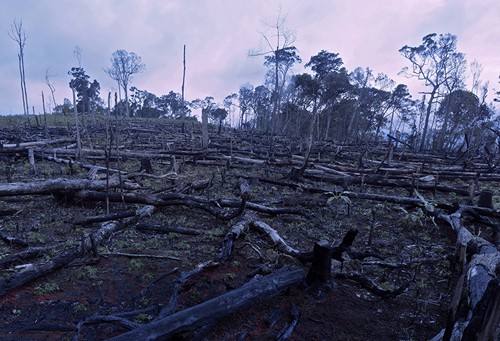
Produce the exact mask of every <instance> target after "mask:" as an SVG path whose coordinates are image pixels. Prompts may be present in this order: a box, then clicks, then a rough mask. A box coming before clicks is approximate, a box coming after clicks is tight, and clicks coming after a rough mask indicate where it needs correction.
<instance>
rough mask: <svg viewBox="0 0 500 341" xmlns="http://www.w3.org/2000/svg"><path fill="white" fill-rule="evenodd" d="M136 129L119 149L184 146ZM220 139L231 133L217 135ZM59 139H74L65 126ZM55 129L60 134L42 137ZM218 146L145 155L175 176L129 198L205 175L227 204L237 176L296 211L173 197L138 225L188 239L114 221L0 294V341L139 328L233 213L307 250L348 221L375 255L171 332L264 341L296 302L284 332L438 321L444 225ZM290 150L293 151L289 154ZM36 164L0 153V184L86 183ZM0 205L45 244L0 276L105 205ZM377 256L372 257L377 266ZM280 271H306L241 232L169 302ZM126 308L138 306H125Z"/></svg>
mask: <svg viewBox="0 0 500 341" xmlns="http://www.w3.org/2000/svg"><path fill="white" fill-rule="evenodd" d="M145 124H146V123H140V124H139V123H134V126H133V127H132V126H128V130H126V129H125V130H124V132H122V133H121V134H122V135H121V137H120V139H121V140H120V141H119V142H120V144H121V145H123V146H124V147H123V150H132V148H133V149H134V150H136V151H140V150H143V151H145V152H148V151H151V150H153V149H155V150H156V149H158V148H162V150H167V151H168V150H170V151H172V150H181V148H182V149H184V150H187V149H189V148H187V147H186V146H185V145H183V143H185V142H182V141H181V140H179V139H177V138H178V136H184V137H185V136H188V135H189V134H181V133H180V126H174V128H172V127H166V126H161V127H159V126H154V127H152V128H151V132H150V133H149V134H146V133H145V132H144V130H147V129H150V128H148V126H147V124H146V125H145ZM150 124H151V123H150ZM153 128H154V129H153ZM141 129H142V130H141ZM155 129H159V131H161V134H163V135H164V136H165V140H161V136H163V135H161V134H160V135H158V134H156V135H155V133H154V132H153V131H154V130H155ZM193 129H194V128H193ZM89 131H90V130H89ZM125 131H128V132H125ZM172 131H173V132H172ZM101 133H102V131H101ZM13 134H15V131H14V130H9V131H4V135H3V136H4V137H3V143H8V142H9V140H8V139H7V138H6V136H11V135H13ZM23 134H25V133H23V132H22V131H21V130H20V131H19V132H18V136H19V135H23ZM54 134H55V133H54ZM135 134H137V135H135ZM226 134H227V135H226V136H229V133H228V132H226ZM68 135H70V136H71V134H70V132H68ZM32 136H33V133H31V138H32ZM85 136H86V135H85V134H84V139H83V141H84V147H85V145H87V146H88V147H89V148H90V146H92V147H93V148H96V149H98V146H99V142H98V141H97V140H95V141H93V140H92V139H94V136H93V135H92V134H90V133H88V138H86V137H85ZM90 136H92V137H90ZM58 137H61V136H52V138H58ZM191 137H192V135H191V136H188V137H187V138H188V139H189V138H191ZM115 138H116V137H115ZM214 139H215V138H214ZM26 140H28V138H26ZM142 140H145V141H146V142H144V143H143V142H142ZM167 140H169V141H171V144H170V145H169V148H167V147H166V145H167V142H166V141H167ZM148 141H149V142H148ZM192 141H194V142H192V143H193V144H196V143H197V141H198V140H197V139H196V138H194V139H192ZM227 141H229V140H228V139H227V138H226V139H225V140H224V139H222V137H221V140H220V141H218V142H217V144H215V143H214V146H211V147H210V148H209V150H210V153H206V154H203V155H201V156H197V157H191V156H177V160H176V162H178V163H179V164H180V165H181V166H180V167H179V168H178V169H173V167H172V164H173V163H172V162H171V161H172V160H166V159H165V158H160V157H158V158H151V164H152V167H153V171H154V174H156V175H162V174H166V173H168V172H172V171H173V170H176V173H175V174H171V175H170V176H168V177H157V178H150V177H142V178H141V177H134V181H135V182H136V183H137V184H139V185H140V186H141V187H140V189H138V190H136V191H135V192H139V193H146V194H147V193H173V192H175V191H178V190H179V189H180V188H186V186H188V187H189V185H190V184H191V185H192V184H193V183H195V182H196V181H197V180H202V179H207V180H209V183H208V185H207V186H205V187H204V188H196V186H191V189H190V190H189V191H188V192H187V193H189V195H192V196H197V197H203V198H206V199H207V202H208V201H211V200H218V199H231V200H238V198H239V192H238V182H239V180H240V179H242V178H245V179H247V180H248V182H249V185H250V188H251V193H252V199H251V201H252V202H255V203H259V204H261V205H265V206H268V207H276V208H287V209H293V210H296V212H302V214H290V213H288V214H266V213H262V212H254V211H252V212H250V210H248V209H246V210H245V213H244V214H245V215H244V216H241V215H240V216H239V217H236V218H234V219H232V220H229V221H222V220H221V219H217V218H216V217H214V216H213V215H212V214H210V213H208V212H206V211H204V210H200V209H198V208H196V207H189V206H186V205H174V204H172V205H166V206H162V207H158V209H157V211H156V213H154V214H153V215H151V216H147V217H143V218H141V219H140V223H141V224H144V225H148V226H163V227H178V228H184V229H187V230H189V231H193V230H195V231H197V232H198V234H196V235H187V234H179V233H175V232H169V233H160V232H158V231H156V232H154V231H153V232H151V231H147V230H143V229H139V228H137V223H138V222H137V221H129V223H128V225H127V226H126V227H125V228H124V229H122V230H120V231H118V232H115V233H113V234H112V235H111V236H110V237H108V238H107V239H106V240H104V241H103V242H102V243H101V244H100V245H99V246H98V247H97V251H98V253H97V255H96V254H93V253H92V252H89V253H88V254H86V255H83V256H82V257H80V258H79V259H77V260H76V261H73V262H71V263H70V264H69V265H68V266H64V267H62V268H60V269H57V270H55V271H52V272H51V273H49V274H47V275H44V276H42V277H40V278H37V279H35V280H33V281H30V282H29V283H27V284H24V285H22V286H20V287H18V288H15V289H13V290H10V291H9V292H7V293H6V294H5V295H3V296H0V340H70V339H73V338H74V337H75V335H77V329H78V328H79V329H78V339H79V340H101V339H106V338H109V337H113V336H116V335H119V334H121V333H124V332H126V331H127V329H125V328H124V327H122V326H120V325H117V324H115V323H104V322H102V321H99V322H95V323H93V322H92V320H91V318H93V317H98V316H106V315H113V316H124V317H126V318H127V319H129V320H130V321H132V322H135V323H139V324H143V323H148V322H150V321H151V320H153V319H154V318H155V316H156V314H158V312H159V311H160V310H161V308H162V307H164V306H165V305H167V304H168V302H169V300H170V298H171V296H172V292H173V290H174V287H175V285H176V283H178V282H177V281H178V279H179V276H180V275H181V274H182V273H184V272H186V271H189V270H192V269H193V268H195V267H196V266H197V265H199V264H202V263H204V262H207V261H210V260H214V259H216V258H217V255H218V254H219V251H220V249H221V247H222V243H223V241H224V237H225V235H226V234H227V233H228V231H229V229H230V228H231V227H232V226H234V224H235V223H236V222H238V221H239V220H241V219H242V218H243V217H245V219H250V220H253V221H255V220H258V221H261V222H265V223H266V224H268V225H269V226H270V227H272V228H273V229H275V230H276V231H277V232H278V233H279V235H280V236H281V237H282V238H283V239H284V240H285V241H286V243H287V244H288V245H289V246H291V247H293V248H295V249H297V250H300V251H303V252H309V251H312V249H313V246H314V243H315V242H317V241H319V240H327V241H328V242H329V243H331V245H333V246H335V245H338V244H339V243H340V242H341V241H342V238H343V236H344V235H345V233H346V232H347V231H348V230H349V229H352V228H356V229H357V230H358V231H359V233H358V235H357V237H356V239H355V240H354V243H353V246H352V248H353V250H356V251H358V252H370V253H371V254H372V255H374V257H367V258H364V259H363V260H358V259H351V258H350V257H349V256H348V255H347V254H344V258H345V261H344V263H343V266H342V267H341V263H340V262H338V261H336V260H333V262H332V274H333V276H334V279H333V280H332V284H331V290H329V291H327V292H326V293H324V294H323V295H313V294H311V293H310V292H308V291H307V290H304V288H303V287H302V286H292V287H290V288H288V289H287V290H285V291H284V292H282V293H280V294H278V295H276V296H275V297H273V298H271V299H268V300H264V301H262V302H260V303H256V304H254V305H251V306H250V307H247V308H244V309H241V310H239V311H238V312H236V313H233V314H231V315H229V316H228V317H226V318H224V319H222V320H221V321H219V322H217V323H216V324H212V325H210V326H209V327H207V328H204V329H202V330H201V331H200V330H198V332H197V331H193V330H188V331H185V332H183V333H179V334H177V335H176V336H175V337H173V338H172V339H176V340H191V339H200V340H274V339H277V335H278V334H279V333H280V331H282V330H283V329H284V328H285V327H286V326H288V325H289V324H290V323H291V322H292V319H293V318H292V310H294V309H296V310H298V312H299V314H300V317H299V319H298V323H297V325H296V326H295V328H294V329H293V332H292V333H291V336H290V338H289V339H290V340H427V339H429V338H432V337H433V336H435V335H436V334H437V333H438V332H439V331H440V330H441V329H443V328H444V327H445V325H446V318H447V312H448V308H449V305H450V301H451V297H452V293H453V289H454V285H455V281H456V277H457V276H456V273H455V272H453V271H452V267H451V260H452V259H453V257H454V252H455V241H454V238H455V237H454V236H453V233H452V232H450V229H449V227H448V226H447V225H446V224H444V223H442V222H438V221H433V220H432V219H431V218H429V217H427V216H426V215H425V214H423V210H422V208H421V207H418V206H417V205H413V206H408V205H399V204H392V203H388V202H383V201H379V202H377V201H369V200H365V199H355V198H351V199H348V198H347V197H346V196H345V195H344V194H343V193H344V192H343V191H344V190H346V189H347V190H349V191H352V192H365V193H376V194H384V195H392V196H402V197H407V196H409V195H410V192H409V190H408V189H407V188H399V187H391V188H389V187H384V186H377V187H375V186H367V185H364V184H359V185H356V184H355V185H348V188H343V187H345V186H339V185H336V184H333V183H331V182H329V181H328V178H327V177H325V180H321V179H318V178H317V177H310V178H308V177H307V176H305V177H304V178H302V179H301V180H300V181H299V182H301V183H303V184H306V185H308V186H311V187H314V188H322V189H324V190H325V193H322V194H321V193H313V192H311V191H307V190H304V189H297V188H291V187H287V186H280V185H279V184H271V183H268V182H265V181H262V179H271V180H276V181H281V180H283V179H284V177H286V175H287V173H288V172H289V170H290V168H291V165H293V162H292V160H293V158H292V157H290V158H286V160H287V162H288V163H286V162H284V161H283V160H284V159H285V157H281V156H279V157H278V158H277V161H280V160H281V161H283V162H281V163H279V162H277V161H276V162H274V161H273V162H274V163H273V162H269V161H266V162H265V163H260V162H259V163H252V162H245V160H243V159H241V160H238V159H236V158H234V157H233V158H232V159H231V162H230V163H229V162H227V160H226V159H224V158H222V157H221V156H222V155H229V154H230V153H232V151H229V150H228V149H224V148H222V147H221V144H224V143H226V147H227V146H228V145H229V144H228V143H227ZM256 141H257V142H256ZM148 143H149V144H148ZM169 143H170V142H169ZM237 143H238V144H239V146H240V150H242V149H243V147H241V146H242V144H243V142H239V141H238V140H237V137H235V139H234V140H231V146H232V147H233V148H235V150H236V146H237ZM249 143H250V142H249ZM251 143H254V144H256V145H257V144H259V145H260V143H263V142H259V138H255V141H253V142H251ZM45 148H46V147H45ZM190 148H191V150H194V149H195V148H194V147H193V146H191V147H190ZM101 149H102V148H101ZM254 149H258V148H257V147H255V148H254ZM344 150H345V153H344V155H355V156H356V157H357V155H358V154H359V153H358V152H357V151H356V150H357V149H356V148H354V147H353V149H352V150H351V149H349V148H347V147H346V148H345V149H344ZM235 153H236V152H235ZM291 154H292V153H291ZM293 154H294V155H295V154H299V152H298V150H297V151H295V150H294V151H293ZM37 155H38V154H37ZM46 155H51V153H47V154H46ZM324 155H325V156H320V155H319V154H317V155H314V156H315V158H314V159H313V160H312V163H316V164H320V163H322V162H323V163H324V164H334V163H338V162H340V161H339V160H340V156H339V157H338V158H337V159H335V160H334V159H333V157H331V156H330V157H327V156H326V155H327V154H326V153H324ZM374 155H375V154H374ZM209 156H210V157H209ZM214 156H216V157H214ZM244 156H245V159H247V158H248V159H249V158H251V159H252V160H266V159H265V158H264V157H263V156H262V155H260V154H258V153H254V154H250V153H246V154H245V155H244ZM61 157H62V156H61ZM242 157H243V156H242ZM346 157H347V156H346ZM377 158H378V159H379V161H380V160H381V159H382V158H383V155H382V156H376V155H375V156H373V157H372V160H377ZM346 160H347V159H346ZM346 160H343V161H342V162H343V164H344V165H345V164H347V162H348V161H346ZM246 161H248V160H246ZM84 162H87V163H91V164H97V165H101V166H104V165H105V163H104V161H103V160H102V159H99V158H97V157H95V158H91V157H90V153H88V155H87V158H86V159H84ZM352 162H353V164H354V163H355V162H354V161H352ZM277 164H279V166H276V165H277ZM36 167H37V173H36V174H34V173H33V171H32V168H31V166H30V163H29V160H28V158H27V157H25V155H24V152H23V151H19V152H17V154H15V153H14V154H12V153H10V154H8V155H3V156H2V158H1V159H0V178H1V182H2V185H3V184H6V183H7V182H8V183H28V182H29V183H32V182H33V183H35V182H37V181H38V182H39V181H45V180H47V179H61V178H64V179H86V178H87V177H88V175H89V174H88V173H89V172H88V170H87V169H85V168H83V167H78V166H77V165H67V164H61V163H55V162H53V161H51V160H48V159H46V158H43V157H37V160H36ZM110 167H111V168H120V169H121V170H123V171H125V172H129V174H130V173H133V172H138V171H139V170H140V168H141V162H140V161H139V160H138V159H136V158H131V157H128V158H125V157H124V158H122V159H120V162H118V161H117V160H114V161H112V162H111V164H110ZM288 182H290V181H288ZM295 183H297V182H295ZM443 184H446V185H449V186H454V187H456V188H461V189H464V188H465V189H466V188H468V186H469V185H470V182H465V181H462V180H456V181H448V182H445V181H443ZM496 185H497V183H489V184H488V186H496ZM421 194H422V195H423V196H425V197H427V198H429V199H432V200H439V201H442V202H454V201H458V202H466V201H467V200H468V198H467V197H461V196H459V195H457V194H450V193H440V192H430V191H421ZM411 196H412V197H413V195H411ZM496 199H498V198H497V197H495V200H496ZM141 206H143V205H141V204H130V203H125V202H121V203H120V202H118V203H111V205H110V210H109V211H110V212H112V213H116V212H123V211H130V210H134V209H137V208H139V207H141ZM0 208H1V209H2V210H5V211H6V212H7V211H8V212H11V213H9V214H6V215H3V216H2V217H0V232H2V233H3V234H4V235H9V236H13V237H16V238H19V239H21V240H24V241H26V242H27V244H28V245H29V247H42V248H44V247H47V249H45V250H43V251H40V253H39V255H38V256H37V257H34V258H31V259H28V260H22V261H17V262H15V263H12V264H9V265H7V266H2V267H1V268H0V271H1V272H0V276H1V277H0V280H5V278H8V277H9V276H12V275H13V274H15V273H16V272H18V271H20V268H19V266H22V265H24V266H26V264H28V263H29V264H35V263H40V262H44V261H46V260H48V259H50V258H51V257H54V256H56V255H58V254H61V253H62V252H64V251H65V250H68V249H71V248H74V247H76V246H78V245H79V244H81V243H82V241H81V240H82V238H83V237H82V236H84V235H87V234H89V233H91V232H93V231H95V230H97V229H98V228H99V227H100V223H93V224H88V225H80V224H78V221H79V220H81V219H83V218H85V217H89V216H98V215H103V214H106V213H107V209H106V203H105V202H102V201H91V200H84V199H78V198H72V197H63V198H61V196H59V195H16V196H4V197H2V198H0ZM221 209H222V208H221ZM224 210H226V211H231V210H235V209H224ZM478 233H486V232H478ZM370 239H371V240H370ZM24 249H26V246H24V247H21V246H18V245H14V244H12V243H7V242H2V241H0V262H1V259H2V258H4V257H6V256H8V255H11V254H15V253H18V252H20V251H23V250H24ZM134 255H136V256H134ZM154 257H156V258H154ZM377 261H379V262H381V263H383V264H377ZM384 264H385V266H384ZM390 264H394V265H395V266H393V267H391V266H390ZM284 266H291V267H295V268H297V267H298V268H303V269H306V270H307V268H308V266H309V265H308V264H307V263H303V262H300V261H298V260H297V259H295V258H294V257H292V256H290V255H286V254H285V253H283V252H282V251H280V250H279V248H278V247H277V246H276V245H274V244H273V242H272V241H271V240H270V239H268V238H267V237H266V236H265V235H264V234H263V233H262V232H260V231H256V230H254V229H246V230H245V233H244V234H243V235H242V236H240V237H239V238H238V239H236V240H235V245H234V250H233V252H232V254H231V256H230V258H229V260H228V261H227V262H224V263H220V264H218V265H216V266H212V267H208V268H206V269H204V270H203V271H201V272H199V273H198V274H196V275H194V276H192V277H191V278H189V279H188V281H187V282H186V283H185V284H184V285H183V286H182V290H181V292H180V296H179V298H178V303H177V305H176V307H175V310H176V311H180V310H182V309H185V308H188V307H191V306H194V305H196V304H199V303H202V302H205V301H207V300H208V299H211V298H213V297H216V296H219V295H221V294H224V293H226V292H228V291H230V290H233V289H235V288H238V287H240V286H242V285H243V284H245V283H246V282H248V281H249V280H250V279H251V278H252V277H253V276H254V275H255V274H257V273H259V274H260V275H265V274H267V273H271V272H273V271H275V270H276V269H278V268H282V267H284ZM339 273H340V274H342V273H344V274H352V273H354V274H358V275H362V276H364V277H366V278H368V279H370V280H372V281H373V282H374V283H376V285H377V286H378V287H379V288H382V289H385V290H395V289H397V288H399V287H401V286H402V285H405V284H407V285H408V287H407V289H406V290H405V291H404V292H403V293H401V294H399V295H397V296H395V297H390V298H381V297H379V296H378V295H376V294H373V293H371V292H370V291H369V290H367V289H366V288H364V287H362V286H360V285H359V284H358V283H357V282H355V281H353V280H348V279H335V275H336V274H339ZM126 312H135V313H134V314H132V315H127V314H122V313H126ZM82 321H86V322H85V324H81V322H82ZM79 323H80V325H79ZM77 327H78V328H77Z"/></svg>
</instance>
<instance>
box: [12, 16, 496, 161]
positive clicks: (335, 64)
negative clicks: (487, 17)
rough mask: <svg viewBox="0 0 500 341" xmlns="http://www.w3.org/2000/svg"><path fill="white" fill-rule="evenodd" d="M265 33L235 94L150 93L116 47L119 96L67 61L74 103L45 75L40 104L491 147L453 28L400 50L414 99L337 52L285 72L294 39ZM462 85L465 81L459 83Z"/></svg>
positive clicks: (131, 60)
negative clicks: (258, 73) (258, 74)
mask: <svg viewBox="0 0 500 341" xmlns="http://www.w3.org/2000/svg"><path fill="white" fill-rule="evenodd" d="M11 31H12V32H10V33H9V35H10V36H11V38H12V39H13V40H15V41H16V42H18V45H19V50H20V53H19V56H20V58H19V64H20V65H19V69H20V76H21V90H22V95H23V103H24V104H25V108H24V113H25V114H26V115H27V114H28V113H29V106H28V98H27V95H26V94H25V85H24V88H23V82H24V62H23V56H24V55H23V49H24V43H25V35H24V30H23V29H22V23H17V22H14V25H13V26H12V30H11ZM278 38H279V39H278ZM273 39H276V42H280V43H278V44H276V46H274V45H273V42H272V41H270V40H271V39H266V41H267V42H268V44H269V50H268V51H258V52H253V53H250V55H253V56H262V57H263V59H264V65H265V66H266V67H267V68H268V71H267V73H266V75H265V81H264V84H262V85H258V86H253V85H251V84H248V83H247V84H246V85H244V86H242V87H241V88H240V89H239V90H238V92H235V93H231V94H228V95H227V96H226V97H225V99H224V100H223V102H222V103H216V102H215V101H214V98H213V97H210V96H207V97H205V98H204V99H195V100H192V101H187V100H185V99H184V94H183V93H177V92H174V91H170V92H169V93H168V94H165V95H156V94H153V93H151V92H149V91H147V90H145V89H138V88H137V87H135V86H130V82H131V79H132V77H133V76H134V75H135V74H138V73H140V72H141V71H143V70H144V68H145V65H144V64H143V63H142V61H141V58H140V57H139V56H138V55H136V54H135V53H133V52H127V51H125V50H117V51H116V52H114V53H113V55H112V57H111V66H110V67H108V68H106V69H105V71H106V72H107V74H108V75H109V76H110V77H111V78H112V79H114V80H115V81H116V82H117V83H118V85H119V88H120V90H121V91H120V92H119V93H118V94H116V93H115V94H114V95H112V94H111V93H109V94H108V95H107V101H105V100H103V99H102V98H101V93H100V90H101V87H100V84H99V82H98V81H97V80H96V79H94V80H93V81H91V77H90V76H89V75H88V74H87V73H86V71H85V70H84V68H82V67H81V66H78V67H73V68H72V69H71V70H70V71H69V72H68V74H69V75H70V76H71V81H70V83H69V86H70V87H71V88H72V89H73V90H74V93H75V99H74V101H72V100H70V99H64V102H63V104H56V101H55V98H54V96H53V95H54V91H55V89H54V88H53V86H52V84H51V82H50V78H49V76H48V75H47V77H46V83H47V86H48V87H49V89H50V90H51V94H52V98H51V102H52V103H54V108H50V109H49V111H51V112H52V113H54V114H68V113H72V112H74V111H75V110H74V109H75V108H74V107H75V106H76V111H77V112H78V113H80V114H84V115H94V116H95V115H103V114H113V115H127V116H131V117H147V118H170V119H191V120H196V118H195V117H194V116H193V114H192V111H193V110H196V109H198V110H199V109H201V112H202V115H207V117H208V119H209V121H210V122H211V123H213V124H217V125H218V126H219V131H220V128H221V127H223V126H231V127H236V128H239V129H255V130H259V131H263V132H266V133H270V134H273V135H287V136H292V137H307V138H309V139H312V140H326V141H328V140H333V141H337V142H342V143H346V142H359V141H376V140H380V139H385V138H386V137H387V136H390V137H391V138H393V139H394V140H396V141H398V142H399V143H404V144H406V145H408V146H410V147H412V148H415V149H419V150H427V149H432V150H436V151H440V152H453V151H458V150H460V149H463V148H470V147H471V146H484V149H485V150H486V152H488V153H494V152H496V151H497V149H498V146H497V145H496V140H497V138H498V137H499V136H500V130H499V126H500V125H499V123H500V121H499V115H498V113H497V112H495V109H494V107H493V104H492V103H488V102H487V95H488V91H489V89H488V87H489V84H488V83H484V82H482V80H481V71H482V66H481V64H480V63H479V62H478V61H472V62H470V63H469V62H468V61H467V60H466V58H465V55H464V54H463V53H461V52H459V51H457V46H456V45H457V37H456V36H455V35H452V34H435V33H433V34H429V35H426V36H425V37H423V39H422V43H421V45H419V46H403V47H402V48H401V49H400V50H399V53H400V54H401V55H402V57H403V58H405V59H406V60H407V62H408V63H407V64H408V66H406V67H405V68H403V70H401V73H402V74H404V75H406V76H407V77H408V78H417V79H418V80H420V81H421V82H422V83H424V85H425V87H426V91H425V92H422V93H421V94H422V96H421V97H420V98H412V96H411V95H410V93H409V90H408V87H407V86H406V85H405V84H396V83H395V82H394V81H393V80H392V79H390V78H389V77H388V76H387V75H385V74H383V73H378V74H375V73H374V72H373V71H372V70H371V69H370V68H361V67H357V68H355V69H354V70H347V69H346V68H345V67H344V63H343V60H342V58H341V56H339V54H338V53H332V52H328V51H325V50H322V51H320V52H318V53H317V54H316V55H314V56H312V57H311V59H310V60H309V61H308V62H307V63H306V64H305V67H306V69H307V70H308V71H309V72H305V73H300V74H291V72H290V70H291V68H292V67H293V66H294V65H296V64H298V63H301V62H302V60H301V58H300V56H299V54H298V50H297V48H296V47H295V46H294V45H293V42H294V39H293V38H292V37H291V36H289V35H287V33H286V32H285V31H284V30H282V28H281V27H279V26H278V27H276V35H273ZM76 55H77V57H78V50H76ZM466 83H468V84H471V85H470V86H469V87H468V88H467V87H466ZM183 88H184V84H183ZM122 92H123V96H122ZM494 95H495V99H494V100H495V101H500V92H496V93H495V94H494ZM44 107H45V105H44ZM44 111H46V109H45V108H44ZM483 151H484V150H483Z"/></svg>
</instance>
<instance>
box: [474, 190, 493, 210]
mask: <svg viewBox="0 0 500 341" xmlns="http://www.w3.org/2000/svg"><path fill="white" fill-rule="evenodd" d="M477 205H478V206H479V207H485V208H493V192H492V191H487V190H486V191H481V193H480V194H479V200H478V203H477Z"/></svg>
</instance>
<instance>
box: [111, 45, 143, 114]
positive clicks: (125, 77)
mask: <svg viewBox="0 0 500 341" xmlns="http://www.w3.org/2000/svg"><path fill="white" fill-rule="evenodd" d="M110 60H111V67H109V68H106V69H104V71H105V72H106V73H107V74H108V75H109V77H111V78H112V79H114V80H115V81H117V82H118V84H119V86H120V87H121V88H122V89H123V91H124V92H125V105H126V110H127V116H130V108H129V103H128V84H129V83H130V82H131V80H132V75H134V74H136V73H140V72H143V71H144V70H145V69H146V65H145V64H143V63H142V62H141V57H139V56H138V55H136V54H135V53H134V52H127V51H125V50H116V51H115V52H113V54H112V56H111V58H110Z"/></svg>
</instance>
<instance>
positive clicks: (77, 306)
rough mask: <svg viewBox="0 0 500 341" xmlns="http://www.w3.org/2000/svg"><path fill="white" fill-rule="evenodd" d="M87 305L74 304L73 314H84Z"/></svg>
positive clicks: (82, 303)
mask: <svg viewBox="0 0 500 341" xmlns="http://www.w3.org/2000/svg"><path fill="white" fill-rule="evenodd" d="M88 306H89V305H88V303H86V302H78V303H77V304H75V306H74V307H73V312H74V313H80V312H84V311H87V309H88Z"/></svg>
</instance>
